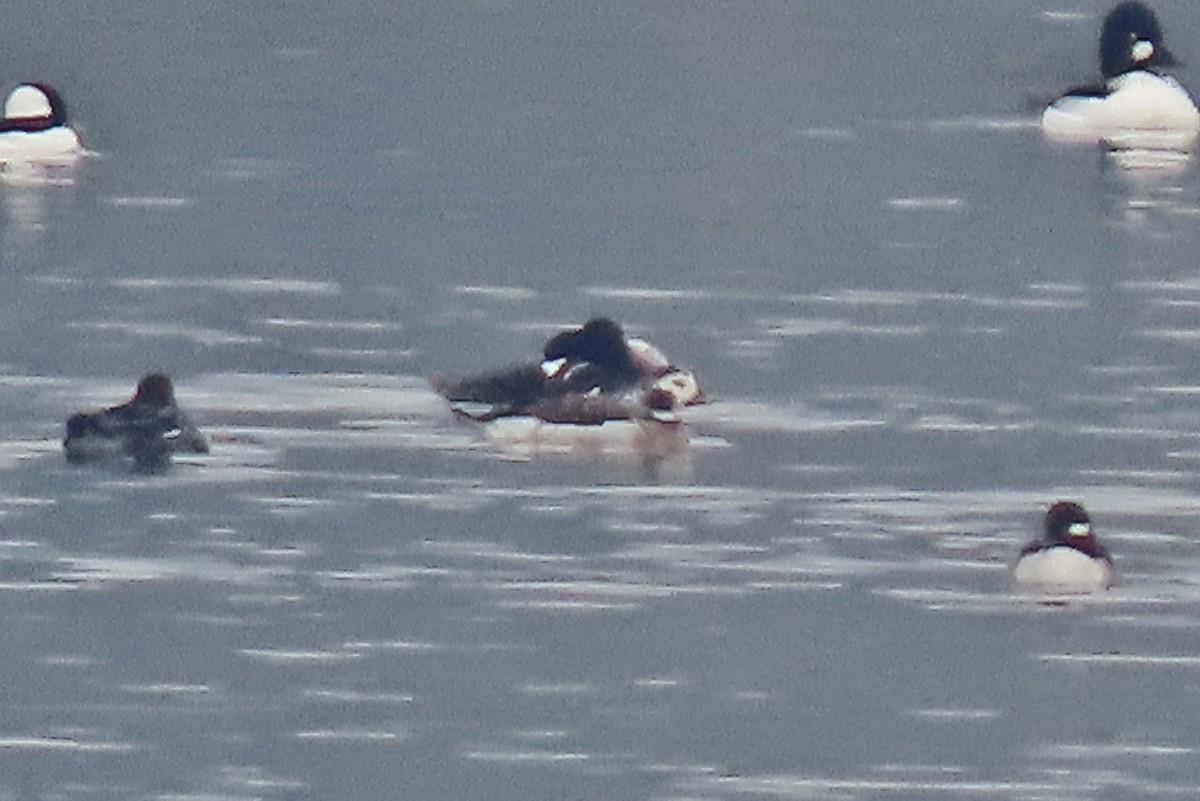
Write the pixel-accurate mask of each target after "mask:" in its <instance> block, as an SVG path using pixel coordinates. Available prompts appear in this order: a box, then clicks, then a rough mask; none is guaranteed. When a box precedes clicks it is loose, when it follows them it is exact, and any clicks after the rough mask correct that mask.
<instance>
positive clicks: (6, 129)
mask: <svg viewBox="0 0 1200 801" xmlns="http://www.w3.org/2000/svg"><path fill="white" fill-rule="evenodd" d="M81 155H83V145H82V144H81V142H80V140H79V135H78V134H77V133H76V132H75V130H74V129H73V128H71V126H70V125H68V124H67V111H66V104H65V103H63V101H62V98H61V97H59V95H58V93H57V92H56V91H54V89H52V88H51V87H49V86H46V85H45V84H29V83H26V84H21V85H20V86H18V87H17V88H16V89H14V90H13V91H12V92H11V93H10V94H9V96H8V98H7V100H5V102H4V118H3V119H2V120H0V165H7V164H17V163H21V162H42V161H47V162H55V163H63V162H71V161H74V160H75V159H78V158H79V157H80V156H81Z"/></svg>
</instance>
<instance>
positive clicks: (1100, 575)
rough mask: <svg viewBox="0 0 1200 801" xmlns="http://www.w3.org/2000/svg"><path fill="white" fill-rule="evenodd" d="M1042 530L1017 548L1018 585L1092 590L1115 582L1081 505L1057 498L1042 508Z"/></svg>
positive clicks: (1110, 564)
mask: <svg viewBox="0 0 1200 801" xmlns="http://www.w3.org/2000/svg"><path fill="white" fill-rule="evenodd" d="M1043 525H1044V532H1043V534H1042V536H1041V537H1040V538H1039V539H1036V540H1034V541H1033V542H1031V543H1029V544H1028V545H1026V546H1025V547H1024V548H1022V549H1021V555H1020V557H1019V558H1018V559H1017V563H1016V565H1015V566H1014V567H1013V580H1014V581H1015V582H1016V583H1017V585H1018V586H1020V587H1025V588H1032V589H1039V590H1046V591H1053V592H1070V593H1080V592H1094V591H1096V590H1103V589H1108V588H1109V587H1111V586H1112V585H1113V584H1114V583H1115V582H1116V571H1115V570H1114V568H1113V560H1112V556H1110V555H1109V553H1108V549H1107V548H1105V547H1104V545H1103V544H1101V542H1100V540H1099V539H1098V538H1097V537H1096V533H1095V531H1093V530H1092V521H1091V518H1090V517H1088V513H1087V512H1086V511H1085V510H1084V508H1083V507H1082V506H1080V505H1079V504H1077V503H1071V502H1070V501H1059V502H1058V503H1056V504H1054V505H1053V506H1051V507H1050V509H1049V511H1047V512H1046V519H1045V521H1044V524H1043Z"/></svg>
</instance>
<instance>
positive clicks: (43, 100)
mask: <svg viewBox="0 0 1200 801" xmlns="http://www.w3.org/2000/svg"><path fill="white" fill-rule="evenodd" d="M66 124H67V104H66V103H64V102H63V99H62V97H61V96H60V95H59V94H58V92H56V91H55V90H54V88H53V87H51V86H49V85H47V84H44V83H23V84H21V85H20V86H18V87H17V88H16V89H13V90H12V92H10V93H9V95H8V99H6V100H5V101H4V121H3V123H2V127H3V129H5V130H22V131H43V130H46V129H47V128H55V127H57V126H59V125H66Z"/></svg>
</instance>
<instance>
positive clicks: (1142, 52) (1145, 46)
mask: <svg viewBox="0 0 1200 801" xmlns="http://www.w3.org/2000/svg"><path fill="white" fill-rule="evenodd" d="M1129 55H1130V56H1132V57H1133V60H1134V61H1145V60H1146V59H1148V58H1150V56H1152V55H1154V45H1152V44H1151V43H1150V42H1147V41H1146V40H1145V39H1138V40H1137V41H1136V42H1134V43H1133V47H1131V48H1129Z"/></svg>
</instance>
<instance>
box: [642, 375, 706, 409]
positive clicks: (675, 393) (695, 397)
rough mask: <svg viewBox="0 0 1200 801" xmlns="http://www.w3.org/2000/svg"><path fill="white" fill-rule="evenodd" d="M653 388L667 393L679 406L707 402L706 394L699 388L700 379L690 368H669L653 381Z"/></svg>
mask: <svg viewBox="0 0 1200 801" xmlns="http://www.w3.org/2000/svg"><path fill="white" fill-rule="evenodd" d="M654 389H657V390H662V391H663V392H667V393H669V394H670V395H671V397H673V398H674V399H675V402H676V403H678V404H679V405H680V406H695V405H696V404H699V403H708V396H707V395H705V394H704V390H702V389H700V380H699V379H698V378H696V374H695V373H693V372H692V371H691V370H680V369H677V368H676V369H673V370H671V371H670V372H668V373H667V374H666V375H664V376H662V377H660V378H659V379H658V380H656V381H655V382H654Z"/></svg>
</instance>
